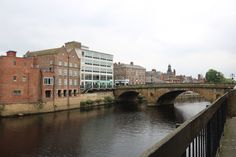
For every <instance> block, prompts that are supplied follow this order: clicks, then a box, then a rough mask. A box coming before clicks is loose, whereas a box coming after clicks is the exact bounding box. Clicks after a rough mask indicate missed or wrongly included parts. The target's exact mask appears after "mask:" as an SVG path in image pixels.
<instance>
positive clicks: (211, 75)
mask: <svg viewBox="0 0 236 157" xmlns="http://www.w3.org/2000/svg"><path fill="white" fill-rule="evenodd" d="M206 80H207V82H209V83H225V80H226V79H225V78H224V75H223V74H222V73H221V72H218V71H216V70H214V69H210V70H208V72H207V73H206Z"/></svg>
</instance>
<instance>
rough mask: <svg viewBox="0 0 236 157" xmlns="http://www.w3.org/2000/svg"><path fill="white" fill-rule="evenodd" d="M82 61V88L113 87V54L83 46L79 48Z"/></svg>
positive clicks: (78, 53)
mask: <svg viewBox="0 0 236 157" xmlns="http://www.w3.org/2000/svg"><path fill="white" fill-rule="evenodd" d="M77 55H78V56H79V58H80V59H81V62H80V64H81V65H80V78H81V79H80V86H81V88H82V89H88V88H91V89H107V88H113V84H114V81H113V80H114V78H113V55H111V54H107V53H101V52H97V51H92V50H89V48H88V47H85V46H82V47H81V49H79V50H77Z"/></svg>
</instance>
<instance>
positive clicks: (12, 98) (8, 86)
mask: <svg viewBox="0 0 236 157" xmlns="http://www.w3.org/2000/svg"><path fill="white" fill-rule="evenodd" d="M39 84H40V70H39V69H38V68H37V67H35V66H34V59H33V58H21V57H16V52H15V51H8V52H7V55H6V56H0V104H3V103H4V104H7V103H24V102H37V101H39V100H40V98H41V91H40V88H39Z"/></svg>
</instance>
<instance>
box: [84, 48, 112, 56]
mask: <svg viewBox="0 0 236 157" xmlns="http://www.w3.org/2000/svg"><path fill="white" fill-rule="evenodd" d="M81 50H83V51H92V52H97V53H102V54H105V55H110V56H114V55H113V54H110V53H104V52H99V51H94V50H90V49H82V48H81Z"/></svg>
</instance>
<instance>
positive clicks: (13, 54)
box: [7, 50, 16, 57]
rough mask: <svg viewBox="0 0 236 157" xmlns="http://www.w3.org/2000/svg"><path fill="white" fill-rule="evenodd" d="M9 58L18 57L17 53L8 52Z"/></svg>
mask: <svg viewBox="0 0 236 157" xmlns="http://www.w3.org/2000/svg"><path fill="white" fill-rule="evenodd" d="M7 56H9V57H16V51H11V50H10V51H7Z"/></svg>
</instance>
